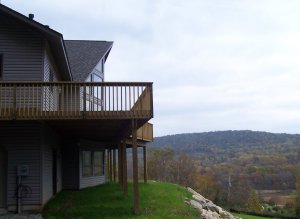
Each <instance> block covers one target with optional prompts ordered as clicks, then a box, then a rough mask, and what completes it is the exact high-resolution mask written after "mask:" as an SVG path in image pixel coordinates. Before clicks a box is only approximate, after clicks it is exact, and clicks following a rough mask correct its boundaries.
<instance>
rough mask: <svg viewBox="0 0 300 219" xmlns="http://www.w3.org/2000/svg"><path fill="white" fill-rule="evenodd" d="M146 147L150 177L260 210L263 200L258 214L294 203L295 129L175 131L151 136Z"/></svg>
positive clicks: (298, 149) (298, 147)
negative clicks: (277, 131) (286, 131)
mask: <svg viewBox="0 0 300 219" xmlns="http://www.w3.org/2000/svg"><path fill="white" fill-rule="evenodd" d="M148 149H149V151H150V153H149V159H148V174H149V177H150V178H152V179H155V180H161V181H169V182H174V183H178V184H181V185H184V186H191V187H193V188H195V189H196V190H197V191H198V192H200V193H201V194H203V195H204V196H205V197H208V198H209V199H211V200H213V201H215V202H216V203H219V204H220V205H223V206H224V205H226V206H228V207H229V208H234V209H238V210H242V211H250V212H257V213H261V211H262V208H261V207H260V206H261V204H263V206H264V208H263V209H264V210H263V213H264V214H268V215H269V214H270V215H280V216H283V215H293V214H294V212H295V211H294V209H296V208H295V205H296V203H298V205H297V206H300V202H299V201H297V202H296V199H295V197H296V194H298V195H297V197H300V193H299V192H300V187H299V186H297V191H298V192H297V193H296V192H295V189H296V184H297V183H296V177H297V175H298V182H299V180H300V178H299V176H300V174H299V173H300V135H292V134H274V133H267V132H254V131H218V132H206V133H191V134H178V135H169V136H163V137H157V138H155V139H154V142H153V143H151V144H149V145H148ZM298 184H299V183H298ZM299 185H300V184H299ZM299 200H300V199H299ZM279 206H280V207H279ZM297 209H298V207H297ZM299 209H300V207H299ZM299 212H300V211H299ZM299 215H300V213H299Z"/></svg>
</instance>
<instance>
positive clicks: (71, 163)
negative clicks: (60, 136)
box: [61, 142, 79, 190]
mask: <svg viewBox="0 0 300 219" xmlns="http://www.w3.org/2000/svg"><path fill="white" fill-rule="evenodd" d="M61 152H62V188H63V189H70V190H77V189H79V170H78V168H79V162H78V160H79V157H78V155H79V152H78V146H77V144H76V143H65V142H64V143H62V147H61Z"/></svg>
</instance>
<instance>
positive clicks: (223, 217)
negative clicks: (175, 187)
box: [185, 188, 238, 219]
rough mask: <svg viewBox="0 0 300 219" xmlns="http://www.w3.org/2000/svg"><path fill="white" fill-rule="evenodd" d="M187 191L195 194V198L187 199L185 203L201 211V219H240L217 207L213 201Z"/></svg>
mask: <svg viewBox="0 0 300 219" xmlns="http://www.w3.org/2000/svg"><path fill="white" fill-rule="evenodd" d="M187 190H188V191H189V192H191V193H192V194H193V198H192V199H191V200H188V199H187V200H186V201H185V202H186V203H188V204H190V205H192V206H193V207H194V208H196V209H198V210H199V212H200V213H201V217H200V218H201V219H238V217H235V216H233V215H232V214H230V213H229V212H228V211H225V210H224V209H223V208H221V207H219V206H217V205H215V204H214V203H213V202H212V201H210V200H208V199H206V198H204V197H203V196H202V195H200V194H199V193H197V192H195V191H194V190H193V189H191V188H187Z"/></svg>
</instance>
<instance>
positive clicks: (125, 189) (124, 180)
mask: <svg viewBox="0 0 300 219" xmlns="http://www.w3.org/2000/svg"><path fill="white" fill-rule="evenodd" d="M122 155H123V159H122V161H123V189H124V194H125V195H127V194H128V183H127V154H126V143H125V141H123V142H122Z"/></svg>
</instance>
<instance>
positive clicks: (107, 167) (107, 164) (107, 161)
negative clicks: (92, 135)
mask: <svg viewBox="0 0 300 219" xmlns="http://www.w3.org/2000/svg"><path fill="white" fill-rule="evenodd" d="M105 151H106V152H105V154H106V156H105V157H106V173H105V176H106V180H108V179H109V149H108V148H107V149H106V150H105Z"/></svg>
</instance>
